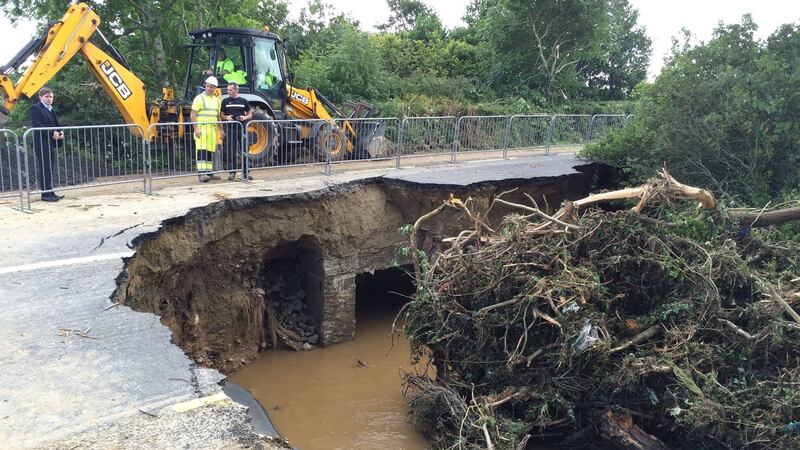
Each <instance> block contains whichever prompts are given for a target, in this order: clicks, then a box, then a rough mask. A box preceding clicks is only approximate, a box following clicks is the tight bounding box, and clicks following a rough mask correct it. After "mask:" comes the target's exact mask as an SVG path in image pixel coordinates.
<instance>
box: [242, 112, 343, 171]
mask: <svg viewBox="0 0 800 450" xmlns="http://www.w3.org/2000/svg"><path fill="white" fill-rule="evenodd" d="M343 142H344V136H343V134H342V132H341V130H339V129H337V127H336V125H335V123H333V122H332V121H328V120H321V119H310V120H252V121H250V122H248V124H247V139H246V147H245V148H246V151H247V161H248V164H249V167H250V170H260V169H266V168H270V167H278V166H280V167H287V166H307V165H327V164H328V159H329V154H330V152H331V151H334V152H337V151H339V150H341V147H340V145H342V144H343Z"/></svg>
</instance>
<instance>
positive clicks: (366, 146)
mask: <svg viewBox="0 0 800 450" xmlns="http://www.w3.org/2000/svg"><path fill="white" fill-rule="evenodd" d="M335 121H336V126H337V127H338V129H340V130H342V131H343V132H344V136H345V137H346V138H347V139H348V140H349V142H350V144H351V145H347V146H348V148H351V147H352V148H351V150H349V151H347V152H346V153H344V154H339V153H334V154H332V155H331V162H333V163H336V162H339V161H342V160H347V159H357V160H372V161H379V160H381V161H382V160H388V159H394V158H396V157H397V149H398V144H399V139H400V119H398V118H396V117H375V118H364V119H361V118H359V119H336V120H335Z"/></svg>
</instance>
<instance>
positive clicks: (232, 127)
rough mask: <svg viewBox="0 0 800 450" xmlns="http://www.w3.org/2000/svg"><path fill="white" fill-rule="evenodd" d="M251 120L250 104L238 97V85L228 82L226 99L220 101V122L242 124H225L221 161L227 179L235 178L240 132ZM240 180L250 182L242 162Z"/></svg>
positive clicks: (239, 149) (239, 147)
mask: <svg viewBox="0 0 800 450" xmlns="http://www.w3.org/2000/svg"><path fill="white" fill-rule="evenodd" d="M252 118H253V113H252V112H251V111H250V103H248V102H247V100H245V99H243V98H242V97H239V85H237V84H236V83H234V82H228V98H226V99H224V100H222V120H231V121H233V120H235V121H238V122H240V123H241V124H242V126H241V127H239V126H236V124H232V123H229V124H225V139H223V142H222V144H223V145H222V160H223V164H225V167H227V168H228V179H229V180H233V179H234V178H236V155H238V154H241V153H242V151H241V145H242V131H243V130H244V129H245V128H246V127H247V124H246V122H247V121H248V120H250V119H252ZM242 178H244V179H245V180H252V179H253V178H252V177H251V176H250V175H249V174H248V173H247V162H246V161H242Z"/></svg>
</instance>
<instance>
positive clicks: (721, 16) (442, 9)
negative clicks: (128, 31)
mask: <svg viewBox="0 0 800 450" xmlns="http://www.w3.org/2000/svg"><path fill="white" fill-rule="evenodd" d="M422 1H423V2H424V3H425V4H427V5H428V6H430V7H431V8H433V9H434V10H435V11H436V13H437V14H438V15H439V18H440V19H441V20H442V23H443V24H444V26H445V27H448V28H453V27H456V26H460V25H464V23H463V21H462V20H461V18H462V17H463V15H464V11H465V9H466V6H467V4H468V3H469V0H422ZM629 2H630V3H631V5H632V6H633V7H635V8H636V9H638V10H639V24H641V25H643V26H644V27H645V28H646V30H647V34H648V36H650V39H651V40H652V41H653V54H652V56H651V62H650V68H649V71H648V72H649V78H650V79H651V80H652V79H653V78H654V77H655V76H656V75H657V74H658V73H659V72H660V71H661V68H662V66H663V60H664V56H665V55H667V54H668V52H669V50H670V47H671V45H672V43H671V39H672V37H673V36H677V35H679V33H680V30H681V28H687V29H689V30H690V31H691V32H692V34H693V35H694V36H695V37H696V38H697V40H703V41H706V40H708V39H709V38H710V37H711V34H712V32H713V30H714V28H715V27H716V26H717V25H718V23H719V22H720V21H723V22H725V23H738V22H739V21H740V20H741V17H742V15H743V14H746V13H750V14H752V15H753V20H754V21H755V23H756V24H758V26H759V30H758V33H757V37H758V38H761V39H763V38H766V37H767V36H769V35H770V34H771V33H772V32H773V31H774V30H775V29H776V28H777V27H778V26H779V25H781V24H783V23H800V1H798V0H671V1H664V0H629ZM326 3H328V4H331V5H333V7H334V9H336V10H337V11H341V12H344V13H346V14H348V15H349V16H351V17H353V18H355V19H357V20H358V21H359V22H360V23H361V27H362V28H363V29H365V30H374V28H375V26H376V25H378V24H381V23H384V22H386V21H387V19H388V18H389V7H388V6H387V4H386V3H385V2H382V1H380V0H373V1H372V2H370V4H369V6H368V7H364V4H365V2H364V1H363V0H326ZM290 5H291V6H290V8H291V9H292V10H293V13H294V14H295V17H296V16H297V14H298V13H299V11H300V9H302V7H303V6H304V5H305V2H304V1H291V2H290ZM65 9H66V8H65ZM0 30H1V31H0V36H1V37H2V42H3V45H2V46H0V65H2V64H5V63H6V62H7V61H8V60H9V59H11V58H12V57H13V56H14V55H15V54H16V53H17V51H18V50H20V49H21V48H22V47H23V46H24V45H25V44H26V43H27V42H28V41H29V40H30V39H32V38H33V37H34V35H35V28H34V25H33V23H31V22H29V21H21V22H20V23H19V24H18V26H17V27H12V26H11V25H10V23H9V21H8V20H7V19H6V18H5V17H4V16H2V14H1V13H0Z"/></svg>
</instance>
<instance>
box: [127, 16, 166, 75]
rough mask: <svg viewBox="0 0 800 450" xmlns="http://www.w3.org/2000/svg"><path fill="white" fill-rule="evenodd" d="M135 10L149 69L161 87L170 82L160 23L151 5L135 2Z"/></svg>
mask: <svg viewBox="0 0 800 450" xmlns="http://www.w3.org/2000/svg"><path fill="white" fill-rule="evenodd" d="M135 5H136V9H137V10H138V11H139V21H140V23H141V25H142V28H141V30H142V39H143V41H144V44H145V49H146V50H149V51H147V52H145V53H146V54H147V59H148V60H149V61H148V62H149V63H150V67H151V68H152V70H153V71H154V72H155V74H156V78H157V79H158V82H159V84H160V85H161V87H163V86H166V85H167V84H168V83H169V82H170V76H169V71H168V70H167V56H166V54H165V53H164V41H163V40H162V38H161V33H160V31H161V21H160V20H159V19H158V15H157V13H156V11H154V10H153V5H152V3H150V2H146V1H136V3H135Z"/></svg>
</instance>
